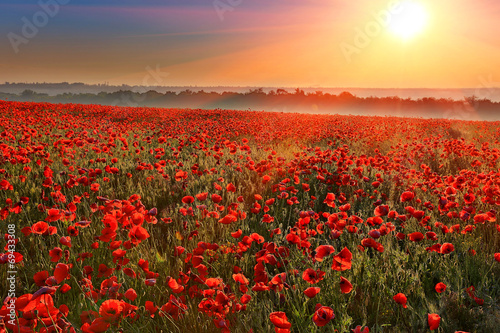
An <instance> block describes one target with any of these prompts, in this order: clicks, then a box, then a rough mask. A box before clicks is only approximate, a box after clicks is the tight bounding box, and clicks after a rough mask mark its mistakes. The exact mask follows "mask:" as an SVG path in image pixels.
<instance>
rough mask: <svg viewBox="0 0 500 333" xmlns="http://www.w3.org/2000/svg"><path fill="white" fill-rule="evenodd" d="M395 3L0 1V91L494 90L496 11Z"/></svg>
mask: <svg viewBox="0 0 500 333" xmlns="http://www.w3.org/2000/svg"><path fill="white" fill-rule="evenodd" d="M401 1H403V2H407V1H413V3H416V4H417V6H418V9H419V10H420V11H422V12H423V14H422V15H423V16H424V17H423V18H419V17H418V15H416V14H415V13H416V10H414V9H411V10H410V12H411V13H408V9H407V8H417V7H405V8H406V9H403V10H402V7H401V6H403V5H402V4H401V3H400V2H398V1H396V0H357V1H354V0H353V1H348V0H191V1H188V0H168V1H160V0H143V1H132V0H125V1H124V0H115V1H105V0H33V1H28V0H2V1H0V35H1V36H0V38H1V39H0V40H1V42H0V82H4V81H8V82H62V81H66V82H85V83H90V84H97V83H109V84H131V85H162V86H185V85H191V86H262V87H278V86H280V87H366V88H368V87H375V88H466V87H467V88H475V87H489V86H500V35H499V34H498V31H499V28H500V1H497V0H476V1H471V0H439V1H428V0H401ZM44 4H46V5H44ZM398 6H399V7H398ZM395 8H397V9H398V10H396V9H395ZM401 12H406V16H402V17H400V16H401V15H402V14H401ZM398 15H399V16H398ZM401 18H402V21H403V27H402V28H401V27H399V28H398V26H397V25H396V26H395V23H394V22H398V20H399V21H401ZM412 20H416V21H415V22H413V21H412ZM410 21H411V22H413V23H410V27H408V26H406V27H404V24H408V22H410ZM33 28H34V29H33ZM411 28H415V29H416V28H418V29H417V30H418V31H417V32H415V34H411V36H408V33H409V32H411ZM398 29H399V30H398ZM408 29H410V30H408ZM405 33H406V34H405Z"/></svg>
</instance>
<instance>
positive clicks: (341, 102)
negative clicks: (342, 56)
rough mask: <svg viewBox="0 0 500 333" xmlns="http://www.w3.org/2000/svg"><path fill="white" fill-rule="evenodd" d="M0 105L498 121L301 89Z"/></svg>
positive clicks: (29, 96) (468, 104) (422, 104)
mask: <svg viewBox="0 0 500 333" xmlns="http://www.w3.org/2000/svg"><path fill="white" fill-rule="evenodd" d="M0 99H2V100H11V101H14V100H15V101H33V102H51V103H81V104H102V105H116V106H129V107H142V106H145V107H165V108H192V109H198V108H203V109H218V108H220V109H236V110H247V109H251V110H266V111H278V112H307V113H342V114H349V113H351V114H375V115H397V116H417V117H432V118H458V119H466V120H475V119H484V120H496V119H499V116H500V102H493V101H491V100H489V99H479V98H477V97H475V96H471V97H464V99H463V100H453V99H449V98H448V99H445V98H434V97H429V98H420V99H410V98H406V99H404V98H400V97H397V96H393V97H357V96H355V95H353V94H351V93H349V92H342V93H340V94H338V95H335V94H330V93H323V92H322V91H316V92H313V93H311V92H310V93H305V92H304V91H303V90H301V89H298V88H297V89H296V90H295V91H294V92H288V91H286V90H284V89H276V90H272V91H269V92H267V93H266V92H264V90H263V89H262V88H257V89H251V90H249V91H248V92H245V93H237V92H223V93H217V92H206V91H203V90H202V91H198V92H193V91H191V90H189V89H186V90H184V91H182V92H179V93H176V92H170V91H167V92H166V93H159V92H157V91H154V90H150V91H147V92H143V93H141V92H133V91H131V90H120V91H117V92H100V93H97V94H93V93H78V94H74V93H62V94H58V95H55V96H50V95H48V94H45V93H37V92H35V91H33V90H25V91H23V92H22V93H21V94H12V93H0Z"/></svg>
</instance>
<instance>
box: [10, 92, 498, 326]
mask: <svg viewBox="0 0 500 333" xmlns="http://www.w3.org/2000/svg"><path fill="white" fill-rule="evenodd" d="M499 138H500V122H479V121H478V122H472V121H452V120H446V119H417V118H396V117H364V116H340V115H312V114H295V113H273V112H256V111H232V110H189V109H159V108H131V107H128V108H125V107H124V108H122V107H111V106H99V105H77V104H48V103H28V102H6V101H0V152H1V155H0V232H1V233H2V235H4V237H2V240H1V241H0V246H1V249H2V250H0V279H1V282H0V291H1V293H0V296H2V301H3V305H2V307H1V308H0V332H89V333H90V332H93V333H97V332H193V333H196V332H255V333H257V332H279V333H285V332H355V333H360V332H363V333H367V332H430V331H434V332H460V331H462V332H498V327H500V282H499V281H500V224H499V222H498V219H499V218H500V217H499V216H497V215H498V212H497V210H498V208H497V207H498V205H500V170H499V167H500V160H499V157H500V142H499Z"/></svg>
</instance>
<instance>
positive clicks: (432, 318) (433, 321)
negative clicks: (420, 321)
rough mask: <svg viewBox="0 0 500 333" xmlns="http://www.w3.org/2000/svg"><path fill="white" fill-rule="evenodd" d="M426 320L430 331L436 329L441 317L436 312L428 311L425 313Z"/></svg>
mask: <svg viewBox="0 0 500 333" xmlns="http://www.w3.org/2000/svg"><path fill="white" fill-rule="evenodd" d="M427 321H428V322H429V329H430V330H431V331H433V330H436V329H437V328H438V327H439V323H440V322H441V317H440V316H439V315H438V314H436V313H429V314H428V315H427Z"/></svg>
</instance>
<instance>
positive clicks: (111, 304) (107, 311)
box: [99, 299, 123, 323]
mask: <svg viewBox="0 0 500 333" xmlns="http://www.w3.org/2000/svg"><path fill="white" fill-rule="evenodd" d="M122 303H123V301H119V300H116V299H110V300H107V301H104V303H102V304H101V306H100V308H99V314H100V315H101V317H102V318H103V319H104V320H105V321H107V322H110V323H113V322H116V321H118V320H119V319H120V317H121V315H122V312H123V304H122Z"/></svg>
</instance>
